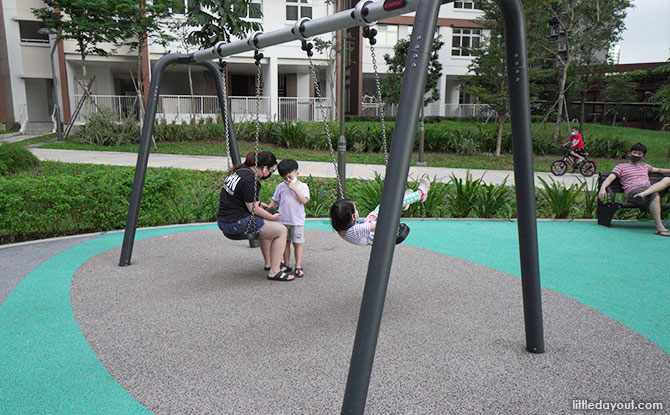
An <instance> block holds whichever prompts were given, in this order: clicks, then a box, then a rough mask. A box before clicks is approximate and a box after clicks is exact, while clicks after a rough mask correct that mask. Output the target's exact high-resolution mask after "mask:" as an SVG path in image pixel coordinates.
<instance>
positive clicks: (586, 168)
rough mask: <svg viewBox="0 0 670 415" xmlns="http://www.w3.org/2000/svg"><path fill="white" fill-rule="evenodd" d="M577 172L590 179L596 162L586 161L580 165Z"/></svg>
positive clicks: (594, 170)
mask: <svg viewBox="0 0 670 415" xmlns="http://www.w3.org/2000/svg"><path fill="white" fill-rule="evenodd" d="M579 171H580V172H581V173H582V176H584V177H591V176H593V175H594V174H595V172H596V162H595V161H593V160H586V161H585V162H583V163H582V166H581V167H580V168H579Z"/></svg>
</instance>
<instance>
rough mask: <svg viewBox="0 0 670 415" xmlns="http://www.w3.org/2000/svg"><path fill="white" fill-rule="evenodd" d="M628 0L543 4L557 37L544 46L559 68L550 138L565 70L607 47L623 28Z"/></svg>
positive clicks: (562, 94)
mask: <svg viewBox="0 0 670 415" xmlns="http://www.w3.org/2000/svg"><path fill="white" fill-rule="evenodd" d="M630 5H631V2H630V0H549V1H547V2H546V4H545V10H546V11H547V13H548V16H547V20H545V21H547V22H550V23H552V25H553V28H552V32H553V33H554V34H555V36H556V37H557V40H556V42H555V43H554V44H552V45H550V46H544V47H545V48H546V49H547V51H548V52H551V53H553V55H554V57H555V59H556V64H557V66H558V67H559V69H560V76H559V83H558V99H557V100H556V102H557V104H558V107H557V108H558V109H557V113H556V124H555V128H554V136H553V139H554V142H555V143H558V136H559V133H560V128H561V118H562V116H563V105H564V103H565V92H566V86H567V78H568V71H569V70H570V68H571V66H572V65H573V64H574V63H577V64H578V65H579V64H581V63H583V62H587V61H591V62H593V60H594V59H593V54H594V53H595V52H598V51H602V50H604V51H607V49H608V48H609V46H610V45H611V44H612V43H613V42H615V41H617V40H619V39H620V38H621V33H622V32H623V29H624V28H625V25H624V18H625V17H626V12H627V9H628V8H629V7H630Z"/></svg>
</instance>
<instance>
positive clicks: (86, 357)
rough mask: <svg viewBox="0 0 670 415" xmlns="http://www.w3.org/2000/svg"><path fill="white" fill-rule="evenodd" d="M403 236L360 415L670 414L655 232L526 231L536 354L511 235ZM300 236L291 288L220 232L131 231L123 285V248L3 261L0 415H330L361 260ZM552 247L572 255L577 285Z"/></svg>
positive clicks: (439, 225) (497, 228) (359, 252)
mask: <svg viewBox="0 0 670 415" xmlns="http://www.w3.org/2000/svg"><path fill="white" fill-rule="evenodd" d="M408 223H409V224H410V226H411V228H412V232H411V233H410V236H409V238H408V239H407V240H406V243H404V244H402V245H399V246H397V249H396V252H395V257H394V262H393V269H392V274H391V279H390V285H389V289H388V295H387V299H386V304H385V311H384V318H383V321H382V328H381V333H380V338H379V343H378V348H377V354H376V358H375V365H374V368H373V373H372V380H371V383H370V390H369V395H368V400H367V408H366V413H368V414H446V413H449V414H452V413H453V414H461V413H467V414H482V413H487V414H489V413H490V414H517V413H523V414H560V413H583V412H581V411H574V410H572V403H573V400H577V399H589V400H590V401H598V400H600V399H602V400H605V401H612V402H630V401H631V400H635V401H636V402H661V403H663V404H664V408H665V412H654V411H645V412H643V413H667V412H668V410H669V409H670V399H669V390H670V387H669V386H668V385H669V384H668V379H670V355H669V354H668V351H670V336H669V335H668V327H670V318H669V316H670V307H669V306H668V303H667V298H668V293H669V292H670V289H669V288H668V284H667V282H668V276H669V275H668V273H667V272H666V270H667V269H668V266H669V265H670V263H669V262H668V261H670V259H669V258H668V257H667V255H652V256H650V255H649V253H650V252H652V253H654V252H657V253H663V252H668V251H667V249H668V248H667V247H668V245H667V238H660V237H658V236H655V235H653V232H652V230H653V225H652V224H650V223H644V222H630V223H617V224H616V225H615V226H614V227H612V228H604V227H601V226H598V225H596V224H595V223H594V222H550V221H541V222H539V223H538V227H539V228H538V236H539V244H540V259H541V277H542V282H543V286H545V287H550V288H551V289H547V288H543V290H542V294H543V315H544V323H545V326H544V329H545V340H546V345H547V351H546V353H544V354H539V355H538V354H530V353H528V352H526V351H525V340H524V328H523V318H522V315H523V313H522V304H521V287H520V279H519V278H518V276H517V275H518V245H517V242H516V237H515V235H516V224H515V223H513V222H506V221H470V220H468V221H432V220H424V221H421V220H411V221H408ZM307 225H308V226H307V227H308V230H307V240H308V243H307V244H306V246H305V248H306V252H305V264H304V266H305V271H306V273H307V275H306V277H305V278H303V279H302V280H297V281H294V282H288V283H286V282H273V281H268V280H267V279H266V278H265V276H264V272H263V270H262V266H263V263H262V260H261V257H260V253H259V252H258V251H257V250H251V249H249V248H248V246H247V244H246V243H243V242H234V241H229V240H227V239H225V238H223V236H222V235H221V233H220V232H219V231H218V230H217V229H216V227H215V225H213V224H205V225H195V226H181V227H174V228H172V227H168V228H159V229H147V230H140V231H139V232H138V235H137V239H136V243H135V249H134V252H133V261H132V265H131V266H130V267H123V268H120V267H118V260H119V253H120V243H121V237H122V235H121V234H118V233H116V234H108V235H103V236H99V237H93V236H86V237H83V238H81V239H79V238H75V239H71V240H53V241H46V242H42V243H38V244H31V245H23V246H15V247H9V248H3V249H0V262H2V269H3V270H6V269H9V270H13V274H12V275H14V277H13V279H12V281H14V283H13V284H15V287H14V289H13V291H12V293H11V294H10V295H9V296H8V297H7V298H6V300H5V302H4V303H2V304H1V305H0V355H1V356H2V359H0V413H2V414H98V413H99V414H124V415H127V414H144V413H150V412H153V413H156V414H206V413H213V414H263V415H264V414H332V413H339V412H340V407H341V403H342V396H343V394H344V386H345V381H346V376H347V371H348V366H349V359H350V356H351V347H352V344H353V339H354V334H355V328H356V321H357V318H358V311H359V306H360V301H361V294H362V291H363V284H364V278H365V274H366V269H367V262H368V256H369V254H370V248H361V247H354V246H351V245H348V244H346V243H345V242H343V241H342V240H341V239H340V238H338V237H336V236H335V235H333V233H332V231H329V230H328V229H329V228H328V224H327V223H326V222H325V221H309V222H308V223H307ZM557 240H561V241H580V243H581V246H580V250H581V251H580V254H581V258H580V265H581V266H580V267H579V268H575V269H573V264H574V262H573V259H574V257H570V256H569V255H570V253H572V252H573V251H574V248H575V245H574V244H570V243H557V242H556V241H557ZM603 247H606V248H607V255H605V254H604V250H603ZM33 254H34V257H35V260H36V263H35V265H38V264H40V265H39V266H38V267H37V268H35V269H34V270H32V271H30V270H29V269H30V266H29V263H30V261H29V258H30V257H31V256H32V255H33ZM50 254H53V256H52V257H51V258H48V259H46V260H45V258H46V257H48V256H49V255H50ZM17 255H20V256H21V257H22V260H21V261H22V262H19V261H15V260H14V258H16V256H17ZM484 264H486V265H489V266H490V267H493V268H496V269H493V268H490V267H487V266H485V265H484ZM12 266H14V268H12ZM22 272H29V274H28V275H27V276H26V277H25V278H24V279H23V281H21V282H20V283H18V284H16V280H17V279H20V278H19V277H20V274H21V273H22ZM5 279H6V278H5V274H3V275H2V278H0V280H5ZM7 280H8V281H9V279H7ZM8 289H11V288H8ZM568 295H569V296H568ZM571 297H572V298H571ZM576 299H577V300H579V301H577V300H576ZM619 413H621V412H619ZM624 413H635V412H632V411H627V412H624Z"/></svg>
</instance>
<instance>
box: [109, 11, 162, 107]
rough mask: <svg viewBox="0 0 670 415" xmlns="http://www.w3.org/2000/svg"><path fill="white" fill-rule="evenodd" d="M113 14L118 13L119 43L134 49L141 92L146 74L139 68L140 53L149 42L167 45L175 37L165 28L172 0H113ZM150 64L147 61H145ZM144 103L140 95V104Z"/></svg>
mask: <svg viewBox="0 0 670 415" xmlns="http://www.w3.org/2000/svg"><path fill="white" fill-rule="evenodd" d="M114 3H115V8H116V16H118V24H119V28H122V29H123V32H122V34H120V36H119V37H120V38H121V42H120V43H121V44H122V45H125V46H128V47H129V48H130V50H131V51H135V52H137V93H138V95H139V96H140V98H142V96H143V95H142V94H143V93H144V91H145V89H146V88H147V87H148V85H144V79H145V78H146V77H147V76H148V74H145V73H144V70H143V68H142V56H143V55H144V52H145V49H146V48H148V47H149V45H150V44H154V43H158V44H162V45H167V43H169V42H171V41H173V40H174V39H175V38H174V36H172V35H171V33H170V32H169V31H168V30H165V29H166V27H167V26H166V24H167V17H169V16H171V14H172V11H171V10H170V6H171V5H172V4H174V2H173V1H172V0H155V1H153V2H149V1H147V0H115V1H114ZM149 65H150V63H149ZM143 103H144V101H143V99H140V105H142V104H143Z"/></svg>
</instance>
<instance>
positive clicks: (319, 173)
mask: <svg viewBox="0 0 670 415" xmlns="http://www.w3.org/2000/svg"><path fill="white" fill-rule="evenodd" d="M31 151H32V152H33V153H34V154H35V155H36V156H37V157H38V158H39V159H40V160H53V161H61V162H65V163H90V164H108V165H114V166H135V165H136V163H137V154H136V153H122V152H112V151H81V150H56V149H48V148H37V147H36V148H31ZM298 163H299V164H300V174H301V175H303V176H309V175H312V176H314V177H326V178H334V177H335V169H334V168H333V164H332V163H328V162H318V161H299V162H298ZM149 167H173V168H179V169H193V170H227V169H228V161H227V159H226V157H215V156H188V155H178V154H160V153H151V154H150V155H149ZM469 171H470V174H471V175H472V177H474V178H482V179H483V180H484V182H486V183H493V184H499V183H502V182H503V181H504V180H505V179H507V184H509V185H513V184H514V172H513V171H511V170H480V169H470V170H469ZM375 172H377V173H379V174H380V175H382V176H383V175H384V172H385V168H384V166H382V165H378V164H351V163H350V164H347V177H348V178H354V179H373V178H374V176H375ZM467 172H468V169H452V168H446V167H418V166H412V167H410V171H409V174H410V177H411V178H414V179H418V178H419V177H421V176H423V175H427V176H429V177H431V178H432V177H436V178H437V180H439V181H442V182H448V181H449V179H450V177H451V175H452V174H453V175H455V176H456V177H458V178H461V179H465V177H466V175H467ZM540 177H541V178H543V179H544V180H546V181H547V182H549V183H551V180H552V179H553V180H557V181H560V182H562V183H564V184H565V185H566V186H570V185H572V184H575V183H580V182H582V181H584V180H587V182H588V183H589V186H591V185H592V184H593V182H594V181H595V177H591V178H585V177H583V176H582V175H580V174H566V175H565V176H562V177H556V176H553V175H552V174H551V173H546V172H537V173H535V184H536V186H541V183H540V180H539V178H540Z"/></svg>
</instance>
